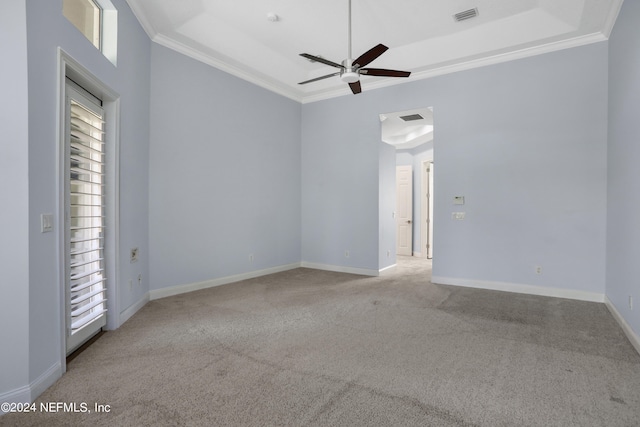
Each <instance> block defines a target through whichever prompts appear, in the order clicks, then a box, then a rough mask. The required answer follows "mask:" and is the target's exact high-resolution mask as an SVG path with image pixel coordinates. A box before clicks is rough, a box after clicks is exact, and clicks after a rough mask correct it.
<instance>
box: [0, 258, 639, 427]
mask: <svg viewBox="0 0 640 427" xmlns="http://www.w3.org/2000/svg"><path fill="white" fill-rule="evenodd" d="M429 277H430V269H429V264H428V262H425V261H424V260H420V259H412V258H406V259H402V260H400V264H399V267H398V269H397V271H396V272H395V273H394V274H392V275H389V276H386V277H378V278H370V277H361V276H355V275H349V274H341V273H331V272H323V271H316V270H310V269H297V270H292V271H288V272H284V273H278V274H274V275H270V276H266V277H262V278H257V279H252V280H247V281H244V282H240V283H236V284H231V285H226V286H221V287H218V288H213V289H208V290H203V291H198V292H193V293H190V294H184V295H179V296H175V297H170V298H165V299H162V300H157V301H152V302H150V303H149V304H147V305H146V306H145V307H144V308H143V309H142V310H141V311H140V312H138V313H137V314H136V315H135V316H134V317H133V318H131V319H130V320H129V321H128V322H127V323H125V324H124V325H123V326H122V327H121V328H120V329H118V330H117V331H114V332H108V333H107V334H105V335H104V336H102V337H101V338H100V339H99V340H98V341H97V342H96V343H95V344H93V345H92V346H91V347H90V348H89V349H87V350H86V351H85V352H84V353H82V354H81V355H80V356H78V357H77V358H76V359H75V360H73V361H72V362H71V363H70V364H69V366H68V372H67V373H66V374H65V375H64V376H63V377H62V378H61V379H60V380H59V381H58V382H57V383H56V384H54V385H53V386H52V387H51V388H50V389H49V390H47V391H46V392H45V393H44V394H43V395H42V396H40V398H39V399H38V400H37V401H36V404H37V405H39V404H40V402H66V403H75V404H76V405H78V407H81V406H80V405H81V404H82V403H85V404H87V405H88V409H90V410H93V409H94V404H95V403H98V404H103V405H110V412H109V413H95V412H93V411H92V413H55V414H43V413H40V412H38V413H34V414H8V415H5V416H2V417H0V424H2V425H9V426H22V425H42V426H76V425H95V426H276V425H283V426H325V425H326V426H429V425H433V426H471V425H478V426H514V425H523V426H637V425H639V424H640V356H639V355H638V354H637V353H636V352H635V350H634V349H633V347H632V346H631V344H630V343H629V342H628V340H627V339H626V338H625V336H624V334H623V332H622V331H621V330H620V328H619V327H618V325H617V324H616V322H615V321H614V319H613V318H612V316H611V315H610V314H609V312H608V311H607V308H606V307H605V306H604V305H603V304H596V303H588V302H580V301H571V300H565V299H554V298H546V297H537V296H529V295H518V294H510V293H503V292H493V291H483V290H476V289H468V288H457V287H450V286H438V285H433V284H431V283H430V282H429Z"/></svg>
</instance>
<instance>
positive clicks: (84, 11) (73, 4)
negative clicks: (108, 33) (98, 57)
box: [62, 0, 102, 49]
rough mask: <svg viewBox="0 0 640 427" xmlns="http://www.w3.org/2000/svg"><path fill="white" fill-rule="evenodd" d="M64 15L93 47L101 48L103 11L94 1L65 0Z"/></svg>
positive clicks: (63, 4)
mask: <svg viewBox="0 0 640 427" xmlns="http://www.w3.org/2000/svg"><path fill="white" fill-rule="evenodd" d="M62 14H63V15H64V16H65V17H66V18H67V19H68V20H69V21H71V23H72V24H73V25H75V26H76V28H77V29H78V30H80V32H81V33H82V34H84V36H85V37H86V38H87V39H89V41H90V42H91V43H93V45H94V46H95V47H96V48H98V49H100V48H101V38H102V37H101V35H102V28H101V27H102V9H101V8H100V6H99V5H98V4H97V3H96V2H95V1H93V0H63V3H62Z"/></svg>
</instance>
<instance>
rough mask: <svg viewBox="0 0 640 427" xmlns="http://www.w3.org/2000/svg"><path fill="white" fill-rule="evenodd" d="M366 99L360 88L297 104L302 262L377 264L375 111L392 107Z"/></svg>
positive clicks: (367, 95)
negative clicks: (378, 105) (357, 91)
mask: <svg viewBox="0 0 640 427" xmlns="http://www.w3.org/2000/svg"><path fill="white" fill-rule="evenodd" d="M371 99H373V97H372V93H362V94H361V95H358V96H344V97H340V98H335V99H331V100H326V101H319V102H314V103H311V104H305V105H303V106H302V189H303V192H302V260H303V261H304V262H309V263H314V264H321V265H329V266H334V267H340V268H342V267H348V268H357V269H367V270H376V271H377V270H378V266H379V259H380V257H381V256H382V255H381V254H380V250H379V241H378V233H379V221H378V212H379V208H380V206H379V188H378V186H379V169H380V165H379V163H380V141H381V139H380V119H379V117H378V115H379V114H380V113H381V112H383V111H394V110H393V109H388V108H387V109H384V108H376V107H375V106H373V105H370V104H369V102H368V101H369V100H371ZM389 161H391V162H393V161H394V160H393V157H389ZM386 210H387V211H390V212H391V211H393V208H391V209H386ZM345 251H349V253H350V256H349V258H347V257H345ZM385 257H386V255H385Z"/></svg>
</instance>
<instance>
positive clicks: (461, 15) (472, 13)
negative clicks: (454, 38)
mask: <svg viewBox="0 0 640 427" xmlns="http://www.w3.org/2000/svg"><path fill="white" fill-rule="evenodd" d="M476 16H478V9H477V8H475V7H474V8H473V9H469V10H465V11H462V12H458V13H456V14H455V15H453V19H454V20H455V21H456V22H460V21H464V20H467V19H471V18H475V17H476Z"/></svg>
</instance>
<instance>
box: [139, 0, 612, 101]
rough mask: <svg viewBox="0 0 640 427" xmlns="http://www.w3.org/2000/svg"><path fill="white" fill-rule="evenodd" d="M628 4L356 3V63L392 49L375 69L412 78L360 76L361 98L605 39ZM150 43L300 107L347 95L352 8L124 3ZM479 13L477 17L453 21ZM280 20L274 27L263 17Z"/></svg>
mask: <svg viewBox="0 0 640 427" xmlns="http://www.w3.org/2000/svg"><path fill="white" fill-rule="evenodd" d="M622 1H623V0H446V1H443V0H395V1H389V0H352V3H353V6H352V8H353V28H352V31H353V39H352V43H353V55H352V56H353V57H358V56H360V55H361V54H362V53H364V52H365V51H367V50H369V49H370V48H372V47H373V46H375V45H377V44H378V43H382V44H384V45H386V46H388V47H389V48H390V49H389V50H388V51H387V52H385V53H384V54H383V55H382V56H381V57H379V58H378V59H376V60H375V61H374V62H372V63H371V64H370V65H369V66H370V67H375V68H391V69H397V70H406V71H411V72H412V75H411V77H409V78H408V79H407V78H381V77H371V76H363V77H362V78H361V84H362V91H363V92H365V91H367V90H371V89H373V88H376V87H382V86H387V85H391V84H401V83H404V82H407V81H412V80H416V79H421V78H427V77H431V76H434V75H440V74H445V73H449V72H454V71H459V70H464V69H468V68H473V67H477V66H482V65H487V64H492V63H497V62H504V61H508V60H512V59H517V58H522V57H525V56H531V55H536V54H540V53H544V52H550V51H554V50H559V49H564V48H568V47H574V46H579V45H583V44H588V43H593V42H597V41H602V40H606V39H607V38H608V37H609V34H610V32H611V29H612V27H613V24H614V22H615V19H616V17H617V15H618V12H619V10H620V7H621V6H622ZM127 2H128V4H129V5H130V6H131V9H132V10H133V12H134V13H135V15H136V16H137V18H138V20H139V21H140V23H141V24H142V26H143V27H144V29H145V31H146V32H147V34H149V36H150V37H151V39H152V40H153V41H154V42H157V43H159V44H161V45H164V46H166V47H169V48H171V49H175V50H177V51H179V52H182V53H184V54H186V55H188V56H191V57H193V58H195V59H198V60H200V61H202V62H205V63H207V64H210V65H212V66H214V67H216V68H219V69H221V70H224V71H226V72H229V73H231V74H234V75H236V76H238V77H240V78H243V79H245V80H248V81H250V82H253V83H255V84H258V85H260V86H262V87H265V88H267V89H269V90H272V91H274V92H276V93H279V94H282V95H284V96H287V97H289V98H291V99H294V100H297V101H300V102H312V101H316V100H320V99H326V98H331V97H335V96H340V95H346V94H349V95H350V96H353V95H351V91H350V90H349V87H348V86H347V85H346V84H345V83H343V82H342V81H340V79H339V77H338V76H336V77H332V78H329V79H326V80H321V81H318V82H314V83H309V84H307V85H298V84H297V83H298V82H301V81H304V80H308V79H312V78H315V77H319V76H322V75H326V74H331V73H334V72H336V71H338V70H337V69H336V68H332V67H330V66H327V65H324V64H321V63H317V62H316V63H311V62H309V61H308V60H306V59H304V58H302V57H300V56H299V54H300V53H309V54H312V55H319V56H322V57H323V58H326V59H328V60H330V61H333V62H338V63H339V62H342V60H343V59H345V58H346V57H347V49H348V48H347V46H348V0H127ZM471 8H477V9H478V12H479V15H478V16H477V17H476V18H473V19H470V20H466V21H462V22H455V20H454V19H453V15H454V14H455V13H458V12H461V11H464V10H467V9H471ZM269 13H274V14H276V15H278V17H279V20H278V21H276V22H272V21H270V20H269V19H267V14H269Z"/></svg>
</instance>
